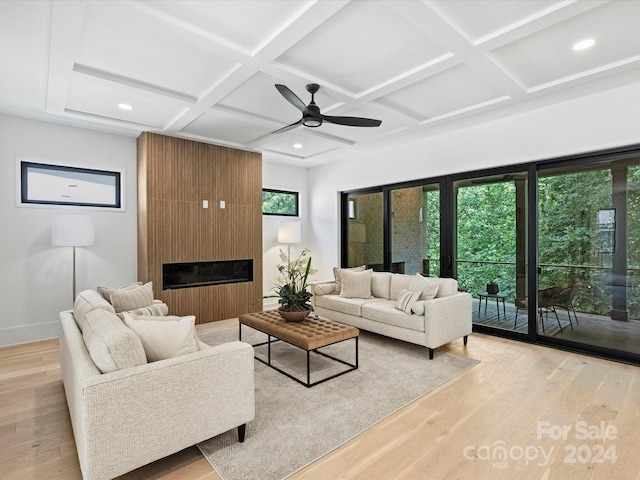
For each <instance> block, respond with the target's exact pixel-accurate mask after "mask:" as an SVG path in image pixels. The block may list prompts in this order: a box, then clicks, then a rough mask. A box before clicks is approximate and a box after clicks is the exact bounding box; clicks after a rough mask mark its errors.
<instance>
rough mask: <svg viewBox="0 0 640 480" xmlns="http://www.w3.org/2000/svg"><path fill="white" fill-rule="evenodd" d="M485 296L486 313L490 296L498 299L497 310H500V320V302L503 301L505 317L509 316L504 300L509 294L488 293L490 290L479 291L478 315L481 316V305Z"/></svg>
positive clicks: (485, 312)
mask: <svg viewBox="0 0 640 480" xmlns="http://www.w3.org/2000/svg"><path fill="white" fill-rule="evenodd" d="M483 298H484V314H485V315H487V303H488V302H489V299H490V298H495V299H496V310H497V311H498V320H500V302H502V314H503V315H504V318H505V319H506V318H507V309H506V307H505V305H504V301H505V299H506V298H507V296H506V295H505V294H504V293H488V292H480V293H478V316H480V306H481V305H482V299H483Z"/></svg>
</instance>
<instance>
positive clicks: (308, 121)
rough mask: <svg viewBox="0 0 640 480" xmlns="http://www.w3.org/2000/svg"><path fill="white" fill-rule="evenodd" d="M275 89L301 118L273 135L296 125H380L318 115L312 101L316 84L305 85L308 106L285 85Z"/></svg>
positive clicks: (363, 119) (371, 120) (364, 120)
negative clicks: (325, 123)
mask: <svg viewBox="0 0 640 480" xmlns="http://www.w3.org/2000/svg"><path fill="white" fill-rule="evenodd" d="M276 88H277V89H278V91H279V92H280V94H281V95H282V96H283V97H284V98H286V99H287V100H288V101H289V103H290V104H291V105H293V106H294V107H296V108H297V109H298V110H300V111H301V112H302V118H301V119H300V120H298V121H297V122H295V123H292V124H291V125H287V126H286V127H283V128H281V129H279V130H276V131H275V132H273V133H283V132H286V131H288V130H291V129H293V128H295V127H297V126H298V125H304V126H305V127H319V126H320V125H322V122H323V121H326V122H329V123H335V124H337V125H347V126H351V127H379V126H380V124H381V123H382V121H381V120H374V119H372V118H361V117H332V116H330V115H322V113H320V107H318V106H317V105H316V102H315V99H314V97H315V94H316V92H317V91H318V90H319V89H320V85H318V84H317V83H310V84H309V85H307V92H309V93H310V94H311V103H309V105H305V104H304V102H303V101H302V100H300V98H298V96H297V95H296V94H295V93H293V92H292V91H291V90H290V89H289V87H287V86H286V85H281V84H276Z"/></svg>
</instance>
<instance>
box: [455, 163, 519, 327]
mask: <svg viewBox="0 0 640 480" xmlns="http://www.w3.org/2000/svg"><path fill="white" fill-rule="evenodd" d="M527 185H528V182H527V172H515V173H509V174H503V175H493V176H486V177H473V178H467V179H464V180H458V181H456V182H454V183H453V186H454V194H455V205H456V208H455V215H456V219H455V222H454V225H455V228H456V234H455V250H454V251H455V260H454V266H455V274H454V276H455V277H457V279H458V284H459V285H460V286H461V287H462V288H464V289H466V290H467V291H469V292H470V293H471V294H472V296H473V297H474V300H473V301H474V304H473V321H474V323H475V324H478V325H485V326H489V327H493V328H497V329H502V330H516V329H517V330H519V331H521V332H522V333H526V332H527V329H528V317H527V308H528V302H527Z"/></svg>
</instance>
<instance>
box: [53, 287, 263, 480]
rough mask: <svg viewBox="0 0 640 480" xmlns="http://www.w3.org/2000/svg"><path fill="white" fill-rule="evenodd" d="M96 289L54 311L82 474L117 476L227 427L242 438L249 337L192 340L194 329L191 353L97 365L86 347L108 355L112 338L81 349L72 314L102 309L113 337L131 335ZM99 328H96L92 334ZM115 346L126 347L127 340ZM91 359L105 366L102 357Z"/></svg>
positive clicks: (99, 479) (248, 410)
mask: <svg viewBox="0 0 640 480" xmlns="http://www.w3.org/2000/svg"><path fill="white" fill-rule="evenodd" d="M90 292H92V291H90ZM83 293H86V292H81V294H80V295H79V297H80V296H82V294H83ZM96 295H97V293H96ZM96 295H89V296H90V297H91V298H92V300H91V302H90V303H94V305H88V304H87V303H86V302H85V303H84V305H82V303H83V302H81V301H80V300H79V299H76V303H75V305H74V310H73V311H71V310H69V311H64V312H61V313H60V322H61V325H62V335H61V338H60V366H61V368H62V379H63V382H64V389H65V393H66V397H67V403H68V406H69V413H70V416H71V423H72V426H73V433H74V437H75V443H76V448H77V450H78V459H79V461H80V468H81V470H82V476H83V478H84V479H85V480H103V479H111V478H114V477H117V476H119V475H122V474H124V473H126V472H129V471H131V470H134V469H136V468H138V467H140V466H143V465H146V464H148V463H150V462H153V461H155V460H158V459H160V458H162V457H165V456H167V455H170V454H173V453H175V452H178V451H180V450H182V449H184V448H187V447H189V446H191V445H195V444H196V443H198V442H201V441H204V440H206V439H208V438H211V437H213V436H215V435H218V434H220V433H223V432H225V431H227V430H231V429H233V428H238V434H239V436H240V441H243V440H244V434H245V426H246V423H247V422H249V421H251V420H253V418H254V414H255V396H254V360H253V348H252V347H251V346H250V345H248V344H246V343H241V342H230V343H226V344H222V345H219V346H216V347H211V346H209V345H206V344H204V343H202V342H200V341H199V340H197V336H195V331H194V336H195V337H196V338H195V339H194V342H197V343H198V348H199V349H198V350H197V351H195V352H193V353H189V354H186V355H181V356H177V357H174V358H168V359H164V360H159V361H155V362H151V363H146V362H141V361H140V359H139V358H138V359H137V360H136V361H137V362H138V363H141V364H140V365H137V366H130V367H126V366H125V367H124V368H119V367H118V366H117V364H118V363H120V366H122V363H123V362H124V363H125V364H126V363H127V362H130V361H131V358H124V359H117V360H116V361H115V364H114V365H115V366H114V368H116V370H115V371H112V372H109V373H101V370H100V369H99V368H98V367H97V365H96V363H95V362H94V360H92V355H93V356H94V358H97V357H96V355H102V354H106V355H107V356H109V357H110V356H111V354H113V353H114V352H111V353H110V352H109V351H108V350H109V349H110V348H112V347H113V345H114V343H113V342H112V341H110V340H107V344H106V346H102V347H101V350H102V351H101V352H98V353H96V352H95V351H94V350H95V349H96V344H95V341H96V340H95V337H94V339H93V340H91V342H92V343H91V347H90V348H89V349H88V348H87V345H86V344H85V339H86V338H88V337H87V330H88V328H87V324H84V325H83V329H84V330H85V335H84V339H83V332H82V331H81V329H80V327H79V324H83V321H77V318H76V317H85V320H86V315H87V314H89V315H92V314H90V312H91V311H92V309H96V308H97V309H100V308H102V309H105V311H107V312H109V313H108V315H109V316H108V318H109V319H111V320H113V317H115V319H116V320H113V321H112V322H111V323H110V325H113V326H116V327H117V328H116V330H117V332H116V334H115V336H114V338H116V339H117V340H116V341H120V340H118V339H125V340H124V341H125V343H126V342H127V341H128V342H129V343H131V338H132V337H131V336H130V335H129V333H128V332H127V331H126V330H123V329H127V327H126V325H124V323H122V322H121V321H120V323H121V324H122V325H117V324H116V321H118V320H119V319H118V318H117V316H115V313H114V314H113V315H112V309H111V310H110V307H109V306H108V302H107V305H104V304H102V305H97V304H98V303H100V302H99V300H96V298H97V297H96ZM85 297H86V295H85ZM74 312H75V315H74ZM101 314H102V312H98V316H100V315H101ZM104 318H107V314H104ZM104 318H103V319H102V320H104ZM111 320H108V321H106V322H103V324H104V323H106V324H109V322H110V321H111ZM102 335H105V334H104V331H103V332H102V333H100V338H99V340H100V339H101V338H102ZM126 338H128V339H129V340H126ZM90 350H91V353H90ZM122 350H123V351H124V352H128V351H129V350H130V345H128V344H125V345H123V347H122ZM115 353H117V352H115ZM142 355H143V356H144V351H143V354H142ZM135 356H136V355H133V357H135ZM137 356H138V357H139V356H140V355H137ZM114 357H117V355H115V356H114ZM125 357H126V354H125ZM130 357H131V356H130ZM111 360H112V359H111V358H109V361H111ZM98 364H100V365H102V366H101V368H103V369H104V368H105V367H104V362H103V361H98Z"/></svg>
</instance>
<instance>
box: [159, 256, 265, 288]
mask: <svg viewBox="0 0 640 480" xmlns="http://www.w3.org/2000/svg"><path fill="white" fill-rule="evenodd" d="M252 281H253V260H252V259H248V260H219V261H213V262H188V263H164V264H162V289H163V290H173V289H177V288H192V287H203V286H205V285H222V284H226V283H240V282H252Z"/></svg>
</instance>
